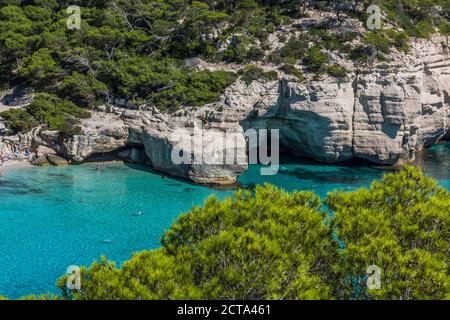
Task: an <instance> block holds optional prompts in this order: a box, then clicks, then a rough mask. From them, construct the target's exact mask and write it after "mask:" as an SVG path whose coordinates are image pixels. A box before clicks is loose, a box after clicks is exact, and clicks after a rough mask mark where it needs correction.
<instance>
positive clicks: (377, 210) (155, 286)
mask: <svg viewBox="0 0 450 320" xmlns="http://www.w3.org/2000/svg"><path fill="white" fill-rule="evenodd" d="M326 204H327V205H328V207H329V208H330V209H331V210H332V211H333V215H328V214H324V213H323V212H322V210H321V207H322V206H321V202H320V200H319V198H318V197H317V196H315V195H314V194H312V193H308V192H294V193H292V194H288V193H286V192H284V191H281V190H279V189H277V188H275V187H273V186H270V185H265V186H258V187H257V188H256V191H255V193H254V194H252V193H250V192H248V191H238V192H237V193H236V194H235V196H234V197H233V198H227V199H225V200H223V201H219V200H217V199H216V198H214V197H213V198H210V199H209V200H207V201H206V203H205V205H204V206H203V207H194V208H193V210H192V211H191V212H190V213H188V214H186V215H183V216H181V217H180V218H179V220H178V222H177V223H175V224H174V225H173V226H172V227H171V229H170V230H169V231H168V232H167V233H166V234H165V235H164V237H163V238H162V248H161V249H159V250H153V251H145V252H141V253H138V254H136V255H135V256H134V257H133V258H132V259H131V260H129V261H127V262H126V263H124V265H123V267H122V268H121V269H117V268H116V267H115V265H114V264H113V263H111V262H108V261H107V260H106V259H105V258H103V259H102V260H101V262H100V263H94V264H93V265H92V266H91V267H90V268H88V269H84V270H82V284H83V285H82V290H81V291H78V292H75V293H73V292H70V291H68V290H67V288H66V287H65V283H66V282H65V281H66V278H62V279H60V280H59V287H60V288H61V289H62V292H63V296H64V297H65V298H73V297H75V298H77V299H333V298H338V299H449V298H450V276H449V265H448V263H449V262H448V256H449V239H450V216H449V212H450V193H449V192H448V191H446V190H444V189H442V188H440V187H438V186H437V184H436V182H435V181H434V180H433V179H430V178H427V177H425V176H424V175H423V174H422V173H421V172H420V170H419V169H416V168H413V167H405V169H403V170H402V171H401V172H399V173H396V174H388V175H386V176H385V177H384V178H383V180H382V181H380V182H374V183H373V185H372V186H371V188H370V189H360V190H357V191H354V192H350V193H344V192H340V191H339V192H334V193H331V194H329V196H328V198H327V200H326ZM336 239H337V240H336ZM338 243H339V246H340V247H339V246H338ZM373 265H375V266H378V267H379V269H380V276H381V279H380V280H381V283H380V284H381V286H380V289H378V290H376V289H370V290H369V289H367V274H366V273H367V272H368V271H367V270H368V267H369V266H373Z"/></svg>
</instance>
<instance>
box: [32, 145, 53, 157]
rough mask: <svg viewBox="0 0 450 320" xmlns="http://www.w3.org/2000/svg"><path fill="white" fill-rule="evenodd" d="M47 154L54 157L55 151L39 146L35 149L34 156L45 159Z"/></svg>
mask: <svg viewBox="0 0 450 320" xmlns="http://www.w3.org/2000/svg"><path fill="white" fill-rule="evenodd" d="M48 154H52V155H56V151H55V150H53V149H50V148H48V147H46V146H39V147H38V148H37V152H36V155H37V156H38V158H39V157H45V156H46V155H48Z"/></svg>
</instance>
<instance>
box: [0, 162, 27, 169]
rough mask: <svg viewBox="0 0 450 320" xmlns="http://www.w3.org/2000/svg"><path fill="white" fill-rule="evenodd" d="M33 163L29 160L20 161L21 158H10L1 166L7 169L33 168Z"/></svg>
mask: <svg viewBox="0 0 450 320" xmlns="http://www.w3.org/2000/svg"><path fill="white" fill-rule="evenodd" d="M31 167H33V165H32V164H31V162H29V161H25V160H24V161H20V160H9V161H7V162H5V163H3V165H2V166H0V168H1V169H3V170H4V171H6V169H24V168H31Z"/></svg>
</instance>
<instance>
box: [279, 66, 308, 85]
mask: <svg viewBox="0 0 450 320" xmlns="http://www.w3.org/2000/svg"><path fill="white" fill-rule="evenodd" d="M282 70H283V71H284V72H286V73H287V74H290V75H293V76H294V77H296V78H297V79H298V80H300V81H304V80H305V76H304V74H303V72H302V71H300V70H299V69H297V67H295V66H293V65H292V64H289V63H285V64H284V66H283V68H282Z"/></svg>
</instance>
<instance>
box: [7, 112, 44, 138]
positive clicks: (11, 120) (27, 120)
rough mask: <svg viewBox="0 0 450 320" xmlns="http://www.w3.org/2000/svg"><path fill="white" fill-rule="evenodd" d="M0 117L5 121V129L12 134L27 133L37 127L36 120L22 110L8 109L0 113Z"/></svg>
mask: <svg viewBox="0 0 450 320" xmlns="http://www.w3.org/2000/svg"><path fill="white" fill-rule="evenodd" d="M0 116H1V117H2V118H4V119H5V120H6V127H7V128H8V129H9V130H11V131H12V132H13V133H18V132H28V131H30V130H31V129H33V128H35V127H37V126H38V125H39V123H38V122H37V121H36V119H35V118H34V117H33V116H32V115H30V114H29V113H27V112H26V111H25V110H23V109H9V110H8V111H4V112H2V113H0Z"/></svg>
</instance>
